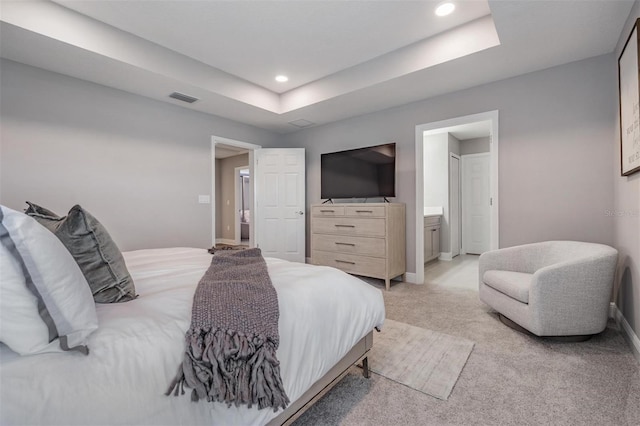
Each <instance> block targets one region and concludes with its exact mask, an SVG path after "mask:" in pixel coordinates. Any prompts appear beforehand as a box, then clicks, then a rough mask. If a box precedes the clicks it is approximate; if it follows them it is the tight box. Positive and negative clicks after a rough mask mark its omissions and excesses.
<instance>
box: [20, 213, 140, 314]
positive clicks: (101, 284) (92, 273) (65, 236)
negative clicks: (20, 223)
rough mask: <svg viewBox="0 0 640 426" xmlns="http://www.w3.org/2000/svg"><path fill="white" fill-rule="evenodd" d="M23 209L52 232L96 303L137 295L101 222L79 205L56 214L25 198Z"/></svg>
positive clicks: (124, 266)
mask: <svg viewBox="0 0 640 426" xmlns="http://www.w3.org/2000/svg"><path fill="white" fill-rule="evenodd" d="M27 204H28V205H29V208H27V210H25V213H26V214H28V215H29V216H31V217H33V218H34V219H35V220H37V221H38V222H39V223H40V224H41V225H43V226H44V227H45V228H47V229H49V230H50V231H51V232H53V233H54V234H55V236H56V237H58V239H60V241H62V244H64V246H65V247H66V248H67V250H69V252H70V253H71V255H72V256H73V258H74V260H75V261H76V263H77V264H78V266H79V267H80V270H81V271H82V273H83V274H84V277H85V278H86V280H87V282H88V283H89V287H91V292H92V293H93V299H94V300H95V301H96V302H98V303H114V302H128V301H129V300H133V299H135V298H136V289H135V286H134V284H133V279H131V275H129V271H128V270H127V266H126V265H125V263H124V258H123V257H122V253H120V250H119V249H118V246H117V245H116V243H115V242H114V241H113V240H112V239H111V236H110V235H109V233H108V232H107V230H106V229H105V227H104V226H102V224H101V223H100V222H98V220H97V219H96V218H95V217H93V216H92V215H91V214H90V213H89V212H88V211H86V210H84V209H83V208H82V207H80V206H79V205H76V206H73V207H72V208H71V210H69V214H67V216H65V217H59V216H58V215H56V214H55V213H53V212H52V211H50V210H48V209H45V208H43V207H40V206H38V205H36V204H33V203H30V202H28V201H27Z"/></svg>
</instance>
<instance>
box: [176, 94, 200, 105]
mask: <svg viewBox="0 0 640 426" xmlns="http://www.w3.org/2000/svg"><path fill="white" fill-rule="evenodd" d="M169 97H170V98H173V99H177V100H179V101H182V102H187V103H189V104H192V103H194V102H195V101H197V100H198V98H194V97H193V96H189V95H185V94H184V93H180V92H173V93H172V94H170V95H169Z"/></svg>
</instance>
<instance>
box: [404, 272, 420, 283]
mask: <svg viewBox="0 0 640 426" xmlns="http://www.w3.org/2000/svg"><path fill="white" fill-rule="evenodd" d="M417 278H418V274H416V273H415V272H405V274H404V281H405V282H407V283H411V284H419V283H418V280H417Z"/></svg>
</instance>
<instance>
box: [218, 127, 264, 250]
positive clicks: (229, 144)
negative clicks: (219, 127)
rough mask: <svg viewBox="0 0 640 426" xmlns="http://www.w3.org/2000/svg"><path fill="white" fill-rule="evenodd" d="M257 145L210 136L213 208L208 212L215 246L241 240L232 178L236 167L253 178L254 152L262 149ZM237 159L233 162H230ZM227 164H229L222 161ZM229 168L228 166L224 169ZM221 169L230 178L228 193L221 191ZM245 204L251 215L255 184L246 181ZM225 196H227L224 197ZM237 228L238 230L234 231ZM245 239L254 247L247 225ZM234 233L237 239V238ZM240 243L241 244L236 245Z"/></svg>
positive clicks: (252, 237) (233, 179) (251, 232)
mask: <svg viewBox="0 0 640 426" xmlns="http://www.w3.org/2000/svg"><path fill="white" fill-rule="evenodd" d="M261 148H262V147H261V146H260V145H255V144H252V143H247V142H242V141H237V140H233V139H228V138H223V137H219V136H212V137H211V198H212V201H213V207H212V209H211V234H212V235H211V245H212V246H215V245H216V244H219V243H224V244H231V245H236V244H239V243H240V242H241V240H242V238H241V231H240V229H239V227H240V225H239V222H240V221H239V220H236V218H239V211H238V210H239V208H237V196H236V193H237V189H236V184H235V182H236V179H235V174H234V172H235V168H236V167H241V168H242V169H246V170H248V174H249V176H253V175H254V151H255V150H257V149H261ZM229 158H231V159H234V158H235V159H236V160H235V161H236V162H235V163H234V162H233V161H232V160H227V159H229ZM226 161H228V164H224V163H223V162H226ZM227 166H228V167H227ZM224 169H230V174H231V178H230V179H229V182H230V183H229V185H230V186H228V187H229V188H230V189H229V190H224V191H223V188H222V183H223V180H224V181H226V180H227V179H223V178H222V174H221V172H222V171H223V170H224ZM247 191H248V194H247V203H246V204H245V207H247V210H249V211H250V212H254V210H255V209H254V205H255V196H254V194H255V190H254V182H253V181H252V179H249V185H248V188H247ZM225 195H226V196H225ZM236 228H238V229H237V230H236ZM248 231H249V232H248V238H247V240H248V241H247V242H246V244H247V245H248V246H249V247H254V246H255V242H254V235H255V226H250V227H249V230H248ZM236 232H237V234H238V235H237V237H238V238H236ZM238 240H240V242H238Z"/></svg>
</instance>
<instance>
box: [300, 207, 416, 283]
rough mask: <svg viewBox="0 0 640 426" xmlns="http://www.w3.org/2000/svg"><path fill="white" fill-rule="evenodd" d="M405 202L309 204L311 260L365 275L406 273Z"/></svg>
mask: <svg viewBox="0 0 640 426" xmlns="http://www.w3.org/2000/svg"><path fill="white" fill-rule="evenodd" d="M405 233H406V231H405V205H404V204H401V203H357V204H356V203H345V204H316V205H313V206H311V263H313V264H314V265H325V266H333V267H334V268H338V269H342V270H343V271H345V272H348V273H350V274H354V275H362V276H365V277H373V278H381V279H384V281H385V286H386V288H387V290H389V288H390V280H391V278H394V277H397V276H399V275H404V273H405V272H406V256H405Z"/></svg>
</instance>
